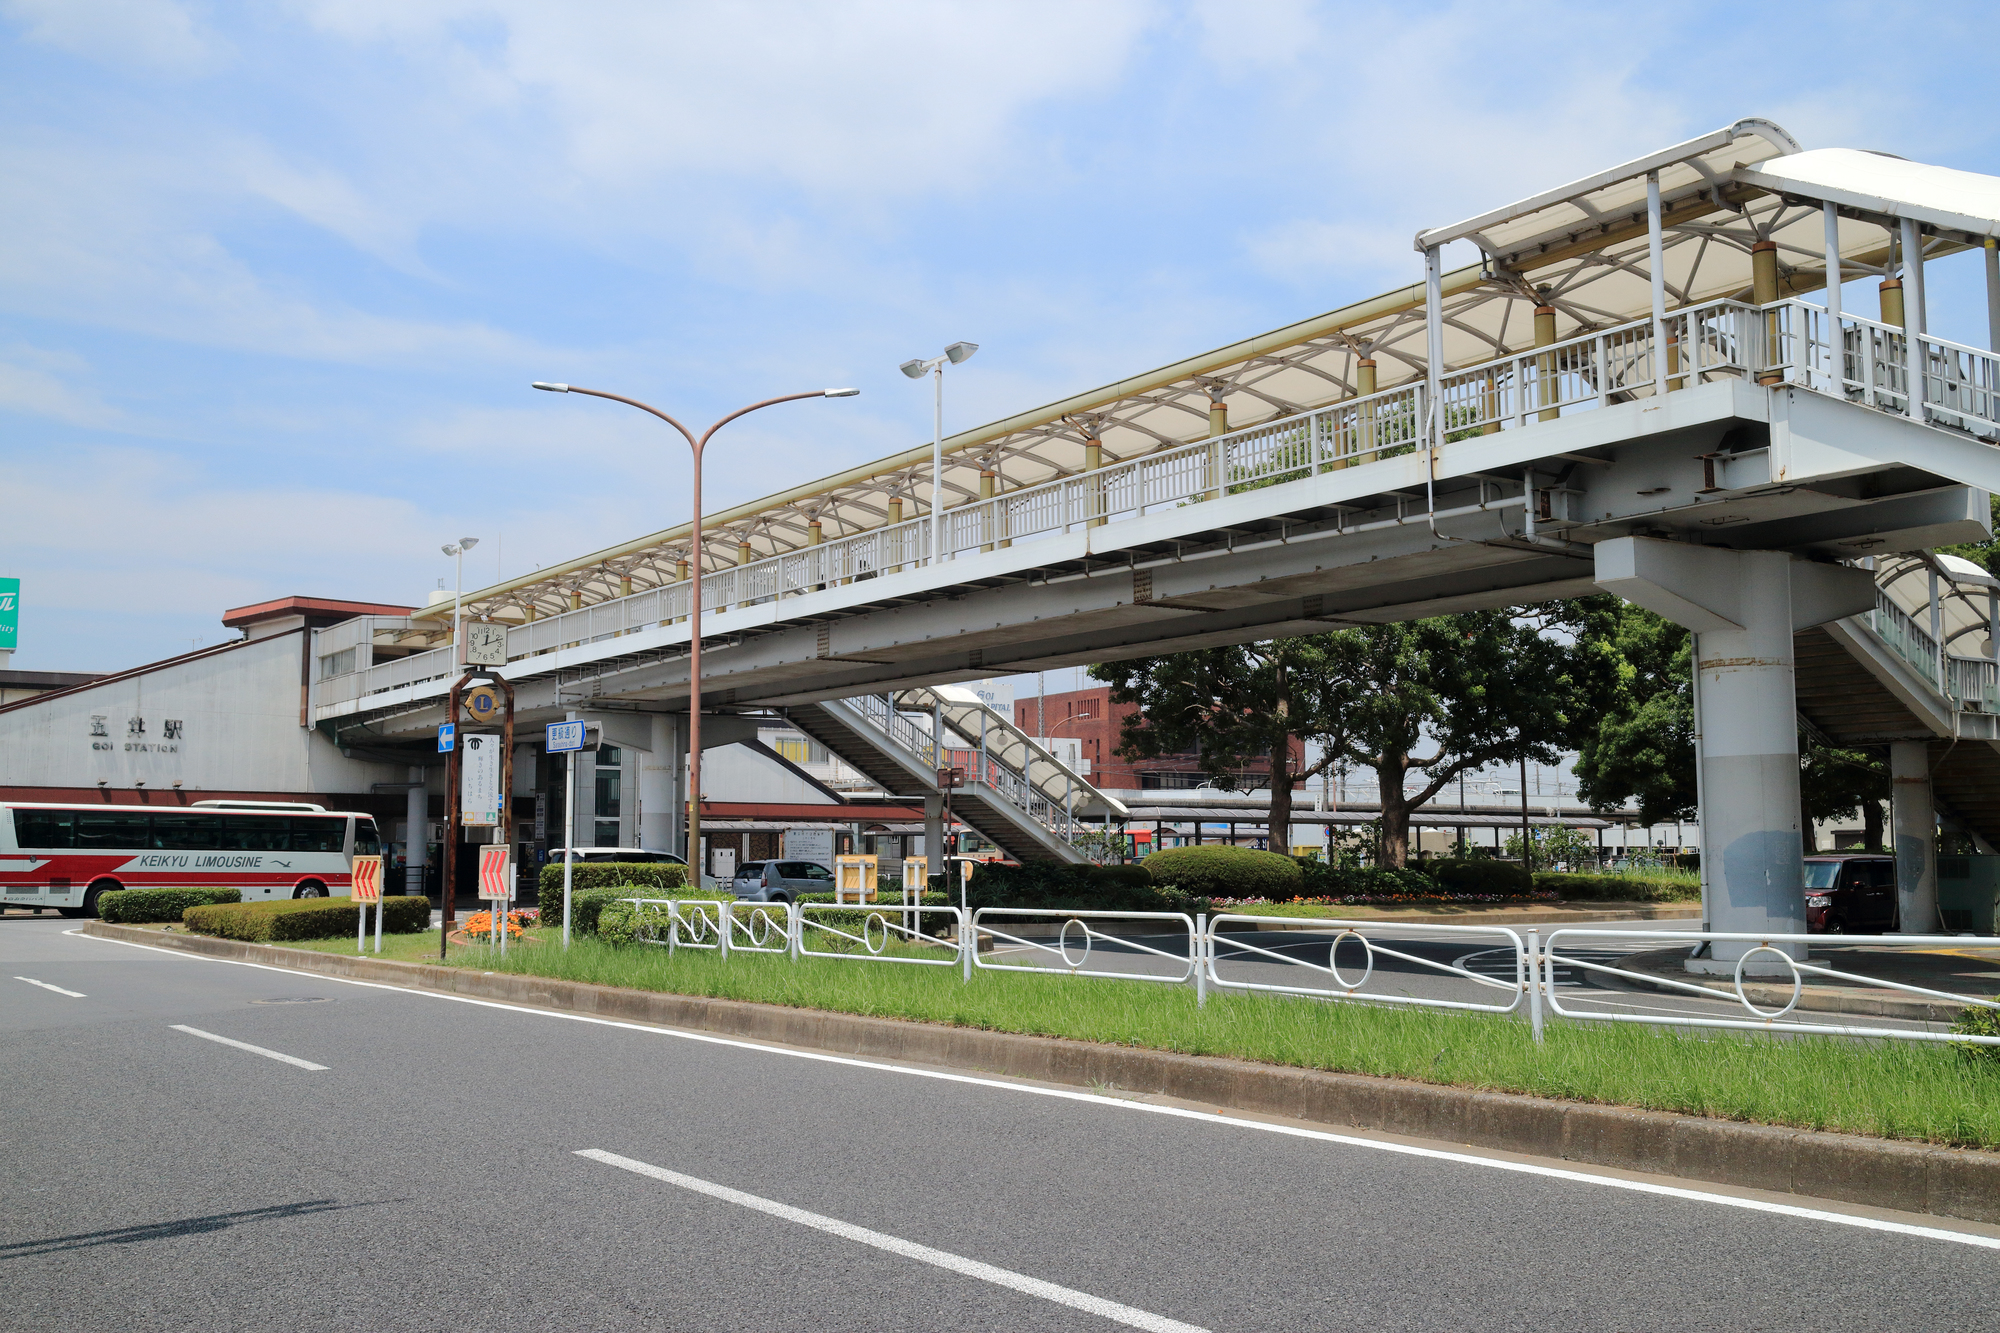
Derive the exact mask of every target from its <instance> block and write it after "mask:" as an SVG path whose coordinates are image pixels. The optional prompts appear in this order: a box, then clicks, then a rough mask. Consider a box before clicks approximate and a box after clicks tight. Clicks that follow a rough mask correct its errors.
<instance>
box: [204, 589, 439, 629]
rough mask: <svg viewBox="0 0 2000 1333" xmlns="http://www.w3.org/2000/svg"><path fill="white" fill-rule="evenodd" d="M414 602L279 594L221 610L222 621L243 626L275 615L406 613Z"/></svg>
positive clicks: (403, 614)
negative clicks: (249, 604) (400, 602)
mask: <svg viewBox="0 0 2000 1333" xmlns="http://www.w3.org/2000/svg"><path fill="white" fill-rule="evenodd" d="M416 609H417V608H416V607H414V606H392V605H390V604H389V603H387V602H343V601H339V600H337V599H335V598H331V597H279V598H276V599H274V600H272V601H268V602H258V603H256V604H255V605H254V606H239V607H236V608H235V609H233V610H229V611H224V612H223V613H222V623H223V624H224V625H226V626H228V627H229V628H230V629H241V628H242V627H243V626H245V625H251V624H255V623H256V622H257V621H259V620H269V619H271V618H272V617H273V616H285V615H292V616H297V615H313V614H316V613H317V614H322V615H324V614H328V613H338V614H341V615H348V616H407V615H408V614H410V612H412V611H414V610H416Z"/></svg>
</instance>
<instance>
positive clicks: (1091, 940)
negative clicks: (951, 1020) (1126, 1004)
mask: <svg viewBox="0 0 2000 1333" xmlns="http://www.w3.org/2000/svg"><path fill="white" fill-rule="evenodd" d="M1038 918H1039V919H1041V920H1042V922H1043V924H1045V925H1046V924H1051V923H1050V922H1049V920H1048V919H1049V918H1055V919H1056V920H1057V921H1060V922H1061V925H1060V927H1058V929H1057V933H1056V936H1055V943H1054V944H1053V945H1051V944H1049V943H1048V942H1047V941H1046V940H1038V939H1034V938H1032V937H1030V936H1026V935H1022V934H1018V933H1016V932H1017V931H1019V930H1022V929H1025V928H1027V927H1028V926H1029V924H1030V923H1031V922H1033V921H1035V920H1036V919H1038ZM995 920H1005V921H1006V922H1007V923H1008V924H1009V925H1013V926H1015V930H1014V931H1007V930H1002V929H1000V928H999V927H998V926H995V925H994V924H992V923H993V922H994V921H995ZM1109 921H1127V922H1140V923H1144V928H1145V929H1147V930H1148V931H1149V932H1150V931H1151V930H1152V929H1153V928H1154V927H1156V926H1159V925H1168V926H1178V927H1179V932H1178V933H1180V934H1181V935H1182V936H1183V937H1184V939H1185V941H1186V944H1185V946H1184V947H1183V948H1181V949H1179V950H1171V949H1160V948H1155V947H1154V946H1153V945H1150V944H1145V943H1142V942H1141V941H1140V940H1137V939H1134V938H1132V937H1131V936H1130V935H1109V934H1106V933H1105V932H1103V931H1102V930H1100V929H1098V923H1103V922H1109ZM1016 923H1018V924H1016ZM972 932H973V934H974V935H975V936H978V935H982V934H983V935H986V936H988V937H990V938H991V939H993V940H994V941H995V942H999V941H1005V942H1006V943H1007V944H1008V945H1009V946H1011V947H1013V948H1015V949H1019V950H1025V951H1026V952H1027V954H1028V956H1029V957H1031V958H1032V957H1036V956H1042V957H1046V958H1049V959H1053V960H1055V961H1054V962H1053V963H1047V964H1044V963H999V962H988V961H986V960H985V959H984V958H981V957H979V956H978V955H977V953H975V954H974V956H973V966H975V967H978V968H982V969H984V970H986V971H988V972H1044V973H1064V974H1067V975H1069V976H1076V977H1109V978H1111V979H1113V980H1116V981H1163V982H1166V983H1168V984H1169V985H1180V984H1183V983H1185V982H1188V981H1190V980H1193V979H1194V977H1195V974H1196V972H1197V970H1198V969H1199V968H1200V966H1201V954H1202V950H1201V935H1202V932H1201V929H1200V927H1199V926H1197V925H1196V924H1195V919H1194V918H1193V917H1191V916H1189V915H1188V914H1187V913H1185V912H1058V911H1049V910H1047V909H1043V908H1033V907H982V908H980V909H979V910H978V911H976V912H974V913H973V914H972ZM1170 933H1171V932H1170ZM1099 944H1109V945H1111V946H1112V947H1113V948H1115V949H1117V950H1119V951H1122V952H1129V953H1132V954H1136V955H1142V956H1143V957H1142V958H1141V959H1140V960H1139V961H1148V960H1150V959H1153V958H1163V959H1165V960H1166V961H1167V962H1168V963H1169V964H1171V965H1172V967H1173V968H1174V969H1177V970H1174V971H1170V972H1167V973H1157V972H1133V971H1109V970H1105V969H1103V968H1093V967H1092V966H1091V956H1092V953H1093V951H1094V950H1095V948H1096V946H1097V945H1099Z"/></svg>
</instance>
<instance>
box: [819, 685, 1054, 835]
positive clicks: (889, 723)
mask: <svg viewBox="0 0 2000 1333" xmlns="http://www.w3.org/2000/svg"><path fill="white" fill-rule="evenodd" d="M820 706H821V707H822V708H826V709H828V710H829V711H831V712H833V713H834V714H835V715H836V716H840V715H841V714H842V712H843V711H844V712H845V714H846V716H845V717H844V718H843V720H844V721H846V722H847V724H848V725H849V726H853V727H857V728H858V727H864V726H865V727H867V728H868V729H869V730H871V731H873V732H875V733H877V735H878V736H879V737H880V739H881V740H882V741H884V742H886V743H887V744H888V745H890V746H891V747H894V748H895V749H899V750H901V751H903V753H904V754H905V755H906V756H907V757H908V759H909V761H910V762H911V763H913V764H915V765H917V766H918V768H919V769H920V770H921V771H923V772H926V773H935V772H936V771H937V770H938V769H939V768H941V767H943V766H944V764H945V762H946V761H947V760H948V759H952V758H956V757H957V755H956V754H955V753H954V752H953V751H952V749H951V748H950V747H949V746H946V747H940V746H939V745H938V740H937V738H936V737H934V736H932V735H931V733H930V732H929V731H928V730H927V729H926V728H924V727H920V726H918V725H917V723H916V722H915V721H914V720H913V719H912V718H911V716H910V715H909V714H907V713H905V712H902V711H901V710H899V709H898V708H897V707H896V706H895V703H894V701H892V700H891V699H889V698H887V697H885V696H883V695H880V694H860V695H855V696H854V697H853V698H849V699H833V700H827V701H826V702H824V703H822V704H821V705H820ZM1024 739H1025V736H1024ZM965 780H966V783H967V785H969V786H975V787H978V788H981V789H983V790H985V791H988V792H991V793H992V794H993V795H994V796H995V797H997V798H999V799H1000V800H1001V801H1004V802H1005V803H1006V804H1008V805H1011V806H1013V807H1014V808H1015V809H1016V810H1018V811H1020V812H1021V813H1022V814H1023V815H1025V816H1026V817H1027V818H1028V819H1030V820H1031V821H1033V822H1034V823H1037V824H1039V825H1041V826H1042V827H1043V828H1044V829H1046V830H1048V832H1049V833H1050V834H1051V835H1053V836H1054V837H1056V838H1059V839H1061V840H1063V841H1065V842H1067V841H1071V840H1073V839H1074V838H1075V837H1076V836H1077V835H1078V834H1079V833H1081V832H1082V831H1083V825H1082V824H1081V823H1080V822H1079V821H1078V820H1077V819H1076V815H1075V810H1074V807H1073V805H1068V804H1065V803H1064V802H1061V801H1057V800H1054V799H1052V798H1051V797H1050V796H1048V795H1047V794H1046V793H1044V792H1043V791H1042V790H1041V788H1039V787H1038V786H1036V785H1035V784H1033V783H1031V782H1029V781H1028V780H1027V778H1026V777H1024V776H1023V775H1022V774H1020V773H1019V772H1016V771H1015V770H1013V769H1012V768H1010V767H1008V766H1007V765H1005V764H1002V763H1000V762H999V761H998V760H997V759H994V758H993V757H992V756H991V755H989V756H988V759H987V762H986V763H985V764H983V765H982V764H978V763H974V764H972V765H971V766H969V767H968V768H967V769H966V774H965Z"/></svg>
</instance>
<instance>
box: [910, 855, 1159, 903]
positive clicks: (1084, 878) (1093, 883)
mask: <svg viewBox="0 0 2000 1333" xmlns="http://www.w3.org/2000/svg"><path fill="white" fill-rule="evenodd" d="M1149 859H1150V858H1149ZM947 897H948V899H949V901H950V902H952V903H954V904H956V903H957V902H958V890H957V888H956V887H953V888H952V889H951V891H950V892H949V893H948V894H947ZM966 898H967V900H968V901H969V902H970V903H971V904H972V908H973V910H974V911H977V910H978V909H980V908H982V907H1043V908H1047V909H1049V910H1050V911H1057V912H1082V911H1099V912H1159V911H1165V910H1168V909H1167V908H1166V906H1165V903H1164V902H1163V900H1162V898H1161V895H1160V892H1159V890H1158V889H1157V887H1155V885H1154V882H1153V874H1152V872H1151V871H1150V870H1148V869H1147V868H1146V867H1145V866H1144V865H1123V866H1093V865H1070V864H1067V863H1065V862H1062V861H1027V862H1023V863H1022V864H1020V865H1008V864H1006V863H1005V862H1001V861H989V862H986V863H985V864H983V865H981V866H979V867H978V868H977V869H976V870H974V871H973V872H972V883H971V885H970V887H969V888H968V890H967V893H966ZM1176 910H1177V909H1176Z"/></svg>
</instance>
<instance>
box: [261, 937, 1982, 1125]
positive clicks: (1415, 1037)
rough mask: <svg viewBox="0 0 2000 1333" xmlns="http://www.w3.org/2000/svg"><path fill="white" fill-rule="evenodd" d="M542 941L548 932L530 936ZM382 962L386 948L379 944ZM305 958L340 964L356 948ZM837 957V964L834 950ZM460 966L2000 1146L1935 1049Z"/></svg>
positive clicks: (413, 944) (673, 962)
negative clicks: (332, 958) (335, 956)
mask: <svg viewBox="0 0 2000 1333" xmlns="http://www.w3.org/2000/svg"><path fill="white" fill-rule="evenodd" d="M540 933H541V932H539V931H531V932H529V935H530V937H534V936H536V935H539V934H540ZM428 938H429V936H428V935H422V936H407V935H406V936H401V937H399V938H397V939H395V940H393V941H390V940H385V941H384V942H383V949H384V956H385V957H399V956H407V957H409V958H410V959H412V960H415V961H426V960H431V959H435V957H436V949H437V942H436V941H435V940H431V941H430V944H429V946H428V951H426V948H425V946H424V944H423V941H424V940H426V939H428ZM370 943H371V946H372V943H373V942H372V941H371V942H370ZM292 947H305V948H313V949H316V950H319V951H323V952H328V953H337V952H347V951H350V950H352V949H353V947H354V946H353V942H352V941H351V940H349V941H345V942H342V941H335V940H326V941H310V942H301V943H300V944H298V945H294V946H292ZM816 947H823V946H816ZM449 961H450V963H451V964H453V965H456V966H461V967H476V968H478V969H480V970H482V971H493V972H511V973H518V974H521V975H526V976H543V977H552V978H557V979H560V980H566V981H578V982H586V983H589V984H592V985H599V986H622V987H630V988H633V989H637V990H651V991H664V992H668V993H671V994H676V995H702V996H712V997H715V998H719V999H730V1000H749V1001H754V1002H757V1003H761V1004H782V1005H789V1006H792V1007H794V1008H801V1009H824V1010H830V1011H833V1012H836V1013H848V1014H865V1015H868V1016H870V1017H876V1018H899V1019H911V1020H915V1021H919V1022H926V1023H948V1024H954V1025H957V1026H960V1027H970V1028H983V1029H986V1030H989V1031H994V1032H1021V1033H1029V1034H1033V1035H1037V1036H1048V1037H1069V1038H1073V1039H1076V1040H1081V1041H1100V1042H1112V1043H1116V1044H1120V1045H1126V1046H1139V1047H1148V1048H1152V1049H1157V1050H1168V1051H1180V1052H1184V1053H1186V1054H1190V1055H1223V1056H1233V1057H1236V1058H1238V1059H1245V1060H1257V1061H1262V1062H1264V1063H1267V1064H1276V1065H1291V1066H1296V1067H1300V1068H1305V1069H1325V1070H1332V1071H1337V1072H1341V1073H1354V1074H1374V1075H1380V1076H1383V1077H1390V1078H1408V1079H1418V1080H1421V1081H1423V1082H1427V1083H1438V1084H1445V1085H1450V1086H1455V1087H1466V1088H1476V1089H1480V1090H1483V1091H1493V1092H1519V1093H1527V1094H1530V1095H1533V1096H1539V1097H1557V1098H1565V1099H1568V1100H1573V1101H1584V1102H1598V1103H1604V1104H1609V1105H1617V1106H1632V1107H1639V1108H1643V1109H1646V1110H1655V1111H1673V1112H1678V1113H1681V1114H1685V1115H1699V1116H1708V1117H1713V1118H1716V1119H1723V1120H1740V1121H1750V1122H1756V1123H1762V1124H1772V1125H1790V1126H1794V1127H1797V1128H1801V1129H1823V1130H1836V1131H1840V1132H1844V1133H1850V1134H1868V1135H1873V1136H1876V1137H1880V1138H1889V1139H1905V1140H1911V1141H1915V1142H1923V1143H1940V1144H1950V1145H1958V1146H1965V1147H1982V1148H2000V1061H1991V1060H1987V1061H1979V1060H1970V1059H1967V1058H1965V1056H1963V1055H1962V1054H1960V1053H1959V1051H1957V1050H1956V1049H1954V1048H1952V1047H1949V1046H1945V1045H1942V1044H1936V1043H1928V1042H1895V1041H1880V1042H1860V1041H1848V1040H1843V1039H1839V1038H1832V1037H1793V1038H1782V1039H1774V1038H1768V1037H1762V1036H1758V1035H1756V1034H1751V1033H1730V1032H1694V1031H1687V1030H1679V1031H1677V1030H1673V1029H1666V1028H1652V1027H1645V1026H1641V1025H1638V1024H1589V1023H1565V1022H1560V1021H1558V1022H1555V1023H1552V1024H1551V1025H1550V1027H1549V1029H1548V1039H1547V1041H1546V1042H1544V1043H1543V1044H1542V1045H1540V1046H1537V1045H1536V1044H1535V1043H1534V1042H1533V1041H1532V1040H1530V1038H1529V1035H1528V1031H1527V1025H1526V1024H1525V1023H1524V1022H1522V1021H1521V1020H1519V1019H1515V1018H1511V1017H1496V1016H1493V1015H1480V1014H1454V1013H1449V1012H1441V1011H1433V1010H1422V1009H1404V1008H1398V1007H1390V1006H1378V1005H1365V1004H1355V1003H1327V1002H1324V1001H1317V1000H1311V999H1304V998H1299V997H1294V996H1284V995H1258V994H1227V993H1224V994H1213V993H1212V994H1211V995H1210V996H1209V1001H1208V1005H1207V1007H1205V1008H1198V1007H1197V1006H1196V1005H1195V997H1194V992H1193V990H1192V989H1191V988H1189V987H1186V986H1165V985H1159V984H1151V983H1146V982H1136V981H1106V980H1098V979H1094V978H1082V977H1037V976H1027V975H1023V974H1021V973H1012V972H975V973H974V974H973V978H972V981H971V982H970V983H969V984H968V983H966V982H963V981H961V980H960V979H959V973H958V970H957V969H956V968H943V967H936V968H931V967H909V966H899V965H892V964H883V963H879V962H864V961H860V960H852V959H817V960H814V959H808V960H806V961H803V962H798V963H794V962H792V961H790V960H789V959H787V958H784V957H781V956H773V955H768V954H744V953H738V954H735V955H732V956H731V957H730V958H729V959H728V960H727V961H726V962H725V961H724V960H723V959H721V958H719V957H717V956H716V955H715V954H713V953H708V952H703V951H698V950H690V949H682V950H678V951H676V952H675V953H673V954H671V955H670V954H669V953H668V952H667V951H666V950H665V949H663V948H658V947H653V946H646V945H628V946H617V945H609V944H605V943H603V942H601V941H599V940H596V939H591V938H581V939H577V940H576V941H574V943H573V944H572V946H571V948H570V949H569V951H568V952H566V953H565V952H564V951H563V950H562V948H561V946H560V944H559V943H558V942H557V941H556V940H554V939H547V940H543V941H538V942H536V943H533V944H528V945H522V944H518V943H517V944H515V945H513V946H511V947H510V948H509V950H508V952H507V955H506V957H504V958H502V957H501V956H500V955H499V954H498V952H497V951H495V950H493V949H490V948H486V947H473V948H465V947H457V946H455V947H454V948H453V950H452V953H451V957H450V960H449Z"/></svg>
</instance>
